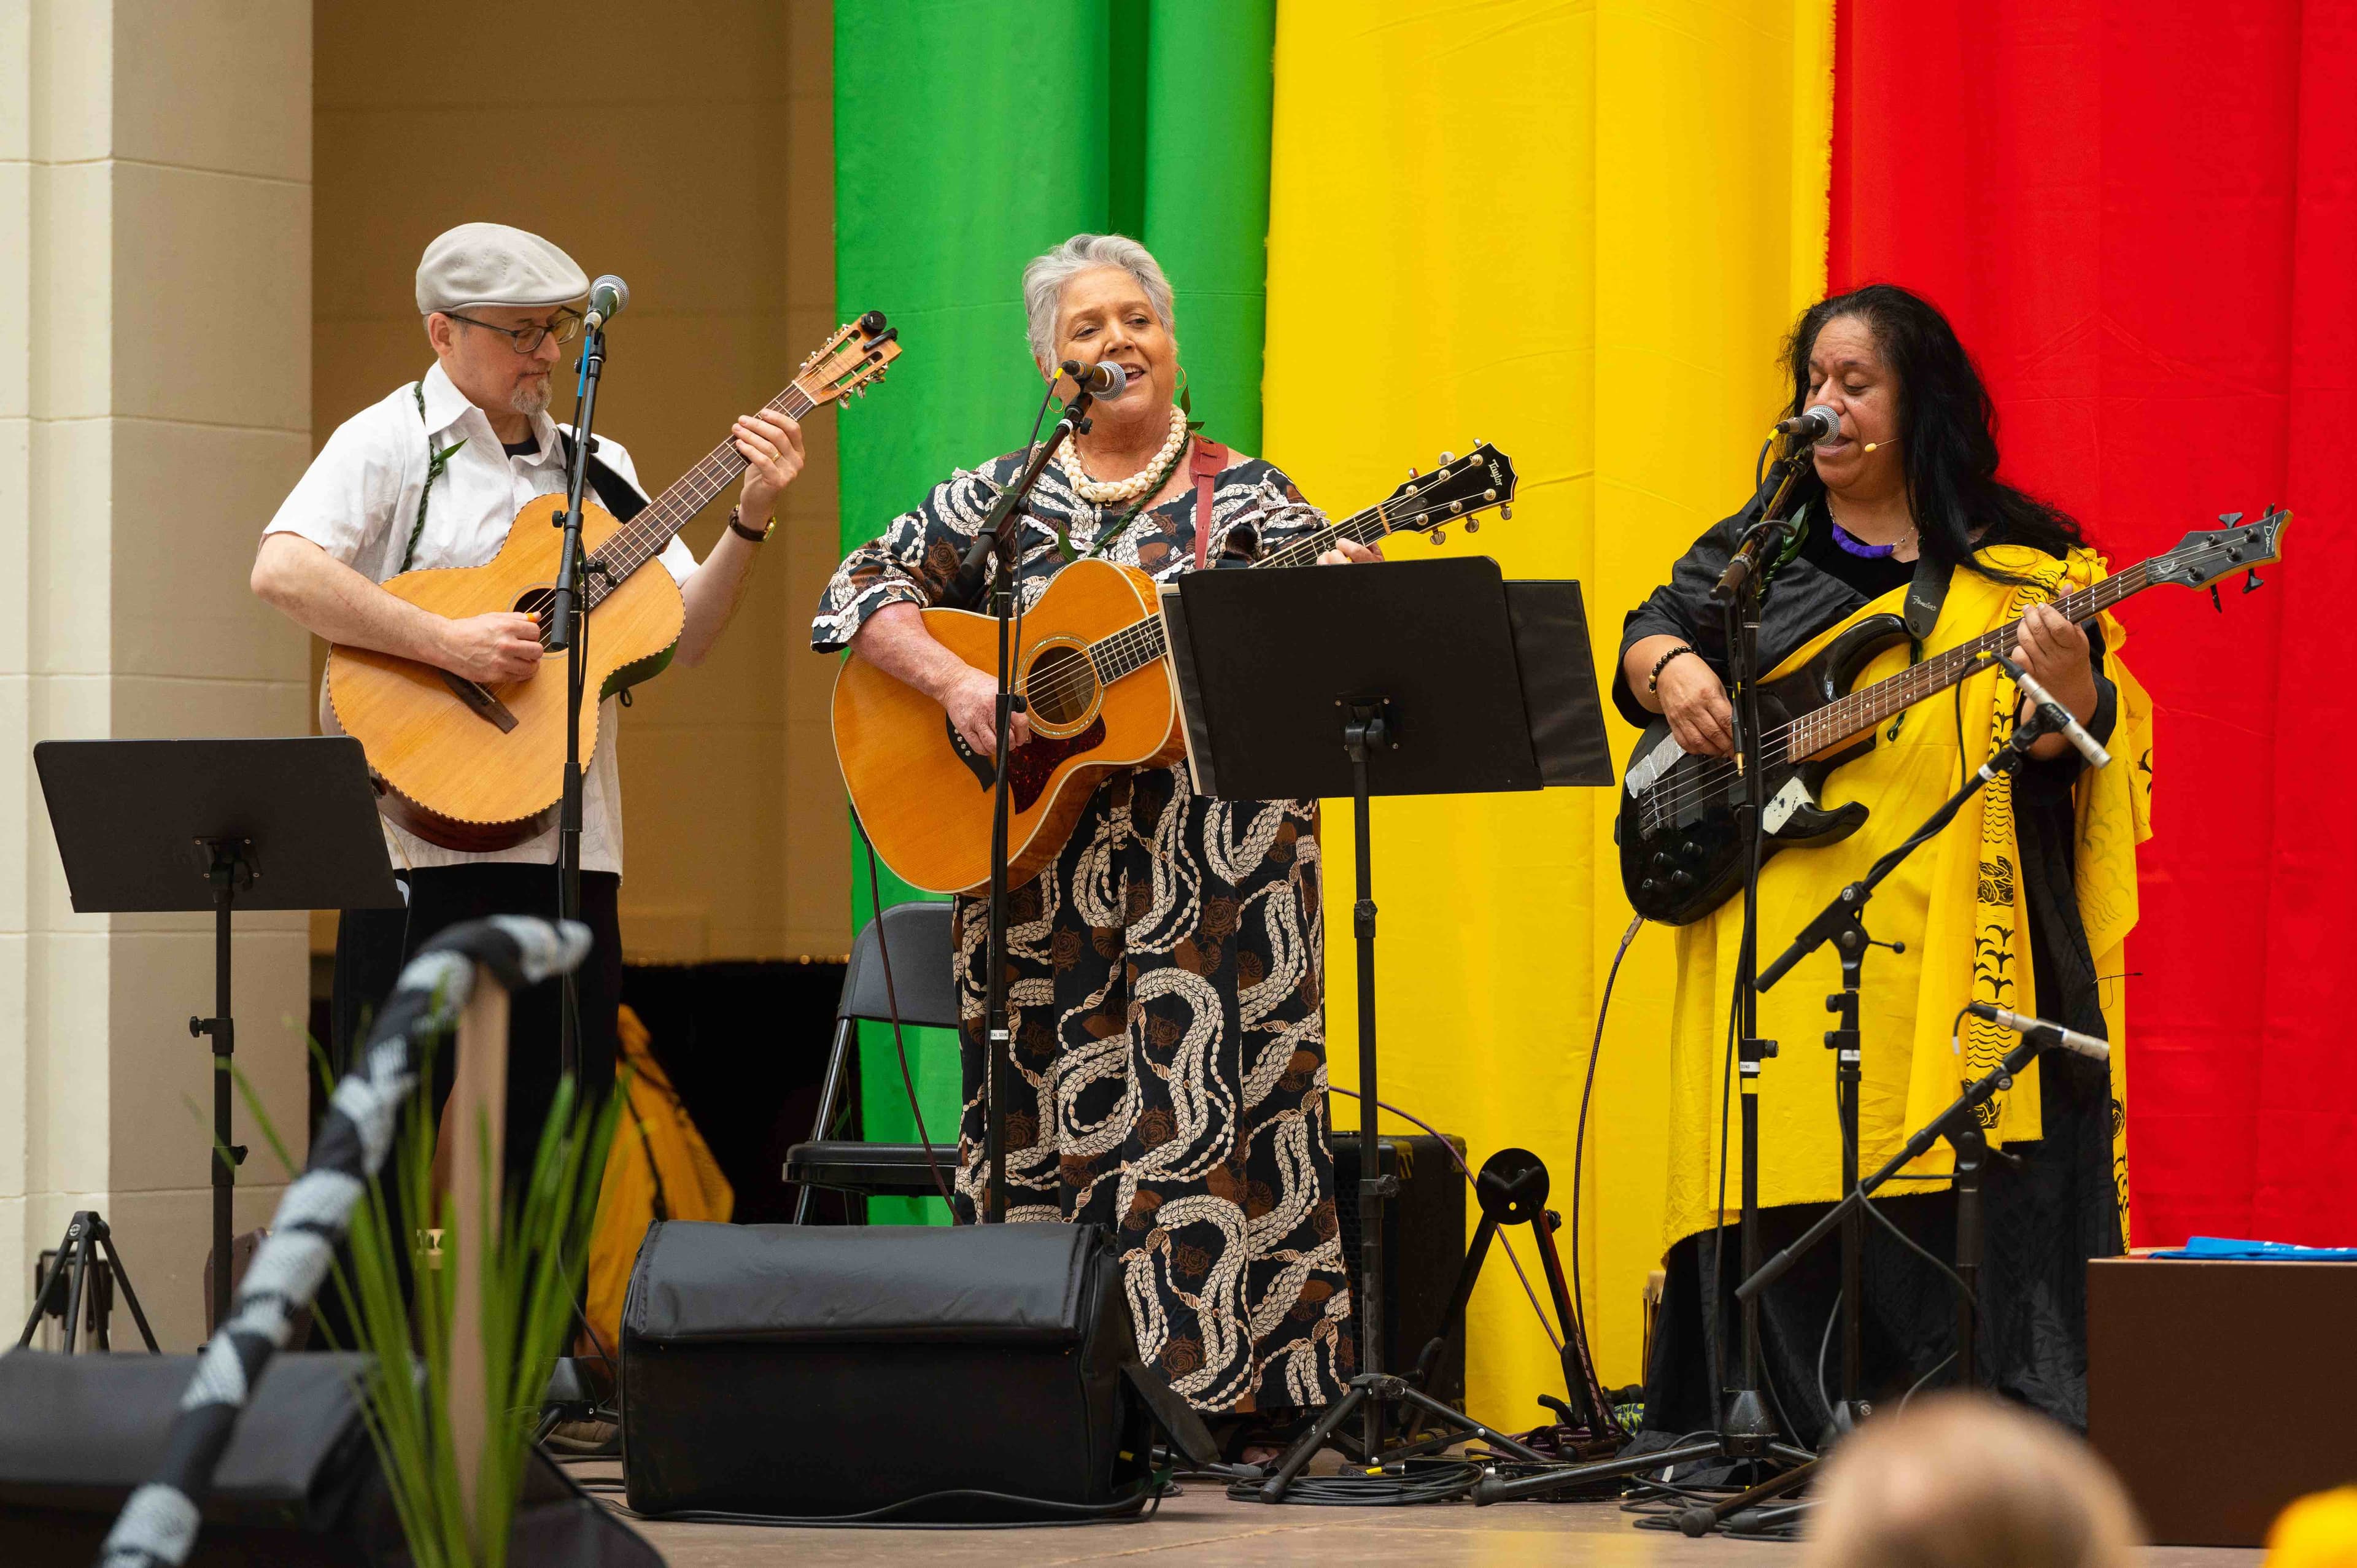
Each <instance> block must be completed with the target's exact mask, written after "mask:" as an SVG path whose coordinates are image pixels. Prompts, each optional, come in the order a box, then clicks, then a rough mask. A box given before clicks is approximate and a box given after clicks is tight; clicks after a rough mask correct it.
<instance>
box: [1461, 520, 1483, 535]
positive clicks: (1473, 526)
mask: <svg viewBox="0 0 2357 1568" xmlns="http://www.w3.org/2000/svg"><path fill="white" fill-rule="evenodd" d="M1465 532H1468V533H1479V532H1481V520H1480V518H1478V517H1469V518H1467V519H1466V520H1465Z"/></svg>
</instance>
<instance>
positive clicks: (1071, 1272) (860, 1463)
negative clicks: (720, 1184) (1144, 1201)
mask: <svg viewBox="0 0 2357 1568" xmlns="http://www.w3.org/2000/svg"><path fill="white" fill-rule="evenodd" d="M622 1393H623V1408H624V1421H623V1435H622V1477H623V1482H624V1485H625V1488H626V1491H627V1494H628V1497H629V1499H630V1507H631V1508H632V1509H636V1510H638V1511H639V1512H640V1513H642V1514H648V1515H653V1516H665V1515H669V1516H685V1517H691V1518H693V1517H700V1516H708V1515H712V1514H737V1515H762V1516H768V1517H771V1518H778V1517H784V1518H793V1519H802V1520H836V1521H849V1520H852V1519H853V1518H854V1517H855V1516H878V1517H887V1518H889V1519H891V1520H894V1521H896V1522H916V1521H920V1520H935V1521H943V1520H957V1521H963V1522H984V1521H990V1520H1014V1519H1025V1518H1043V1517H1045V1518H1065V1519H1072V1518H1083V1517H1087V1516H1089V1515H1091V1514H1100V1515H1103V1516H1107V1517H1114V1516H1117V1515H1119V1514H1121V1513H1124V1512H1127V1511H1132V1510H1134V1509H1136V1508H1137V1507H1140V1506H1142V1505H1143V1503H1144V1501H1145V1500H1146V1484H1147V1479H1148V1465H1149V1454H1150V1445H1151V1444H1152V1441H1153V1433H1152V1426H1151V1424H1150V1421H1153V1422H1159V1423H1161V1424H1163V1425H1164V1426H1166V1428H1168V1429H1171V1430H1174V1431H1176V1432H1178V1433H1179V1435H1180V1437H1181V1438H1182V1439H1183V1444H1182V1445H1183V1446H1185V1447H1186V1448H1188V1449H1189V1451H1190V1452H1193V1453H1195V1454H1196V1455H1198V1456H1199V1457H1209V1456H1210V1447H1211V1444H1210V1438H1209V1435H1208V1434H1206V1433H1204V1431H1203V1429H1202V1425H1201V1423H1200V1421H1197V1420H1196V1419H1195V1418H1194V1417H1193V1416H1192V1414H1191V1412H1188V1410H1187V1408H1186V1405H1185V1402H1183V1401H1182V1400H1179V1398H1178V1397H1177V1396H1176V1395H1174V1394H1173V1393H1172V1392H1171V1391H1170V1389H1169V1385H1168V1384H1167V1383H1164V1382H1163V1381H1162V1380H1161V1379H1160V1377H1159V1375H1158V1374H1157V1373H1155V1372H1152V1371H1149V1370H1147V1369H1145V1368H1143V1367H1141V1366H1139V1365H1138V1364H1137V1352H1136V1348H1135V1340H1134V1337H1133V1336H1132V1333H1131V1328H1130V1320H1129V1309H1128V1303H1127V1298H1126V1296H1125V1294H1124V1292H1123V1288H1122V1271H1121V1264H1120V1262H1119V1259H1118V1258H1117V1257H1116V1255H1115V1252H1114V1245H1113V1241H1112V1239H1111V1237H1110V1236H1108V1235H1107V1234H1106V1233H1105V1232H1104V1231H1103V1230H1099V1229H1097V1228H1094V1227H1090V1226H1071V1225H1053V1224H1039V1225H1032V1224H1009V1225H984V1226H957V1227H954V1228H949V1227H936V1226H917V1225H911V1226H875V1227H838V1226H805V1225H714V1224H705V1223H699V1222H694V1221H686V1220H674V1221H670V1222H667V1223H663V1224H658V1225H655V1226H653V1227H652V1228H651V1229H650V1230H648V1232H647V1237H646V1240H645V1241H644V1242H643V1243H642V1244H641V1245H640V1249H639V1259H638V1263H637V1266H636V1268H635V1269H634V1270H633V1271H632V1273H631V1276H630V1295H629V1298H628V1300H627V1302H626V1303H625V1305H624V1306H623V1309H622ZM1149 1412H1151V1414H1150V1415H1149Z"/></svg>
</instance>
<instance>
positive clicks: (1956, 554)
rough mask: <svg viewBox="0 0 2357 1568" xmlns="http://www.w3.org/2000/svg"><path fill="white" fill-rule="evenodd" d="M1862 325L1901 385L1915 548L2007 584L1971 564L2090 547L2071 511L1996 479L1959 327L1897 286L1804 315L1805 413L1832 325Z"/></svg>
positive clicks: (1798, 396)
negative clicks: (2005, 551)
mask: <svg viewBox="0 0 2357 1568" xmlns="http://www.w3.org/2000/svg"><path fill="white" fill-rule="evenodd" d="M1845 316H1853V317H1857V319H1858V320H1860V321H1862V322H1864V323H1865V324H1866V328H1867V331H1869V332H1871V333H1872V334H1873V335H1874V346H1875V348H1876V349H1878V351H1879V352H1880V353H1881V355H1882V362H1883V363H1884V364H1885V365H1887V366H1889V369H1890V372H1891V374H1892V375H1893V376H1894V377H1896V378H1897V380H1898V382H1899V466H1900V471H1901V472H1902V473H1903V474H1905V476H1906V478H1907V504H1908V506H1909V507H1910V509H1911V510H1913V512H1914V514H1915V528H1916V548H1917V549H1918V550H1920V551H1921V553H1924V554H1926V555H1929V556H1931V557H1932V559H1934V560H1937V561H1943V562H1946V563H1948V564H1951V565H1963V566H1969V567H1971V568H1972V569H1973V570H1974V571H1976V572H1979V573H1980V574H1981V575H1983V576H1986V577H1994V578H1996V579H1997V580H1998V581H2000V582H2016V581H2018V580H2019V579H2018V577H2017V576H2016V575H2014V574H2012V573H2007V572H1998V571H1992V570H1990V569H1989V568H1988V567H1986V566H1983V565H1981V564H1979V563H1978V562H1976V561H1975V560H1974V558H1973V552H1974V551H1975V549H1978V548H1982V547H1985V546H1987V545H1991V544H2026V545H2029V547H2031V548H2032V549H2035V550H2040V551H2043V552H2044V553H2047V554H2049V555H2054V556H2061V555H2063V554H2065V553H2068V552H2069V551H2070V550H2071V549H2072V547H2073V546H2075V545H2081V544H2083V543H2085V542H2086V541H2085V538H2084V536H2083V534H2082V533H2081V532H2080V531H2079V524H2078V522H2077V521H2076V520H2074V519H2073V518H2072V516H2071V515H2070V514H2069V513H2068V512H2065V511H2063V510H2061V509H2060V508H2057V507H2054V506H2050V505H2049V504H2048V503H2047V502H2045V501H2042V500H2040V499H2038V498H2037V497H2035V496H2032V495H2029V494H2026V493H2024V492H2023V491H2021V490H2018V489H2015V488H2014V487H2013V486H2011V485H2008V484H2007V483H2006V482H2005V481H2004V480H2002V479H2000V478H1997V477H1996V465H1997V453H1996V405H1995V404H1994V403H1991V402H1990V401H1989V394H1988V388H1987V387H1986V386H1985V385H1984V384H1982V381H1981V373H1980V371H1979V369H1978V368H1977V367H1975V365H1974V363H1973V358H1972V356H1971V355H1970V354H1967V353H1966V352H1964V345H1963V344H1962V343H1960V342H1958V341H1957V340H1956V331H1955V328H1953V327H1951V326H1949V325H1948V318H1947V317H1944V316H1943V315H1941V314H1940V312H1939V310H1938V308H1937V307H1936V306H1933V305H1932V302H1931V301H1929V300H1927V299H1925V298H1923V297H1922V296H1921V295H1915V294H1910V293H1909V292H1908V291H1907V290H1905V289H1903V288H1900V287H1899V286H1898V285H1896V284H1887V283H1873V284H1867V285H1866V286H1865V287H1863V288H1855V289H1852V290H1850V291H1849V292H1848V293H1847V294H1837V295H1834V296H1832V297H1831V298H1829V299H1824V300H1820V301H1818V302H1817V303H1816V304H1814V305H1813V306H1809V308H1808V309H1806V310H1804V311H1803V312H1802V313H1801V318H1800V320H1798V321H1796V322H1794V323H1793V324H1792V337H1790V338H1787V339H1785V343H1784V358H1785V360H1786V361H1787V363H1788V365H1789V366H1790V368H1791V371H1792V406H1791V407H1790V408H1788V409H1787V410H1786V411H1785V412H1786V413H1800V412H1801V411H1802V409H1803V407H1805V406H1806V405H1807V403H1808V397H1809V354H1810V351H1811V350H1812V349H1814V348H1815V347H1816V343H1817V334H1818V333H1819V332H1822V331H1823V330H1824V327H1825V324H1826V323H1827V322H1829V321H1834V320H1837V319H1839V318H1840V317H1845ZM1801 495H1802V499H1806V500H1817V499H1822V498H1823V496H1824V481H1823V480H1821V479H1819V478H1817V477H1816V474H1815V473H1814V471H1813V470H1812V471H1809V472H1806V473H1803V475H1802V476H1801Z"/></svg>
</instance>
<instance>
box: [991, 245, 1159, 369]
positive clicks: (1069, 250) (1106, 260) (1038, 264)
mask: <svg viewBox="0 0 2357 1568" xmlns="http://www.w3.org/2000/svg"><path fill="white" fill-rule="evenodd" d="M1097 267H1119V268H1120V269H1121V270H1122V271H1124V272H1125V273H1127V274H1129V275H1130V276H1132V277H1134V278H1135V279H1136V280H1137V286H1138V287H1140V288H1142V289H1144V290H1145V291H1146V303H1148V304H1149V305H1151V306H1154V314H1156V315H1157V316H1159V317H1162V329H1163V330H1164V331H1165V332H1168V333H1169V334H1170V336H1171V337H1173V338H1177V337H1178V336H1179V322H1178V319H1177V318H1176V317H1174V316H1173V315H1172V314H1171V308H1170V280H1169V279H1168V278H1167V277H1164V276H1163V275H1162V263H1159V262H1157V261H1156V260H1155V259H1154V252H1151V251H1148V250H1147V249H1146V247H1145V246H1143V245H1141V244H1139V243H1138V242H1136V241H1135V240H1133V239H1131V238H1130V237H1129V236H1128V235H1126V234H1075V235H1073V236H1072V237H1071V239H1069V240H1067V241H1065V242H1063V243H1062V244H1060V245H1058V246H1057V247H1056V248H1055V249H1053V250H1051V251H1049V252H1047V253H1046V254H1045V255H1040V256H1034V257H1033V258H1032V259H1031V264H1030V265H1029V266H1027V267H1025V268H1024V269H1023V316H1024V322H1025V327H1026V329H1027V330H1028V332H1029V334H1030V337H1031V358H1032V360H1034V361H1035V362H1037V363H1039V364H1041V365H1046V364H1049V363H1052V362H1053V360H1054V359H1055V349H1056V312H1057V309H1058V307H1059V306H1060V305H1061V304H1062V302H1063V298H1064V285H1066V284H1068V283H1070V282H1071V281H1072V279H1074V278H1075V277H1078V276H1079V275H1080V274H1082V273H1085V272H1089V271H1092V269H1094V268H1097Z"/></svg>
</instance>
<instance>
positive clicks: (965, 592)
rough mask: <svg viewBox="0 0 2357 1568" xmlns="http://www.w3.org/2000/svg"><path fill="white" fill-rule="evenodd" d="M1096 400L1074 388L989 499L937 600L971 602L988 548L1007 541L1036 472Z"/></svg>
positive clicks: (1081, 426)
mask: <svg viewBox="0 0 2357 1568" xmlns="http://www.w3.org/2000/svg"><path fill="white" fill-rule="evenodd" d="M1095 401H1096V400H1095V399H1094V398H1092V397H1091V396H1090V395H1089V394H1088V393H1087V392H1076V393H1074V394H1073V397H1072V401H1071V403H1066V404H1065V405H1064V413H1063V416H1062V417H1061V418H1060V419H1058V420H1057V421H1056V424H1055V427H1054V428H1053V429H1051V430H1049V432H1048V439H1047V440H1046V441H1044V442H1042V443H1040V445H1039V450H1038V451H1037V452H1034V453H1033V454H1032V455H1031V460H1030V461H1029V462H1028V463H1027V464H1025V465H1024V467H1023V472H1022V473H1020V474H1019V475H1017V477H1016V479H1015V482H1014V483H1013V484H1011V485H1009V486H1007V487H1006V489H1003V490H1001V491H999V492H998V499H996V500H994V501H992V502H991V503H990V511H989V513H988V514H987V515H986V516H985V517H984V518H983V520H982V526H981V527H980V528H978V529H976V530H975V531H974V542H973V543H971V544H969V545H967V546H966V548H965V558H964V559H963V560H962V561H960V562H959V563H958V569H957V575H956V576H955V577H952V579H950V585H949V586H948V587H947V588H946V589H944V590H943V591H942V596H941V598H940V600H939V601H938V602H939V603H941V604H944V605H950V606H964V605H970V604H972V603H973V602H974V595H975V594H976V593H978V592H979V591H980V590H981V588H982V575H983V573H984V572H985V571H987V570H988V569H989V566H990V556H991V552H993V551H994V550H996V549H997V548H998V547H999V546H1000V545H1001V544H1002V543H1004V542H1006V540H1007V538H1008V537H1009V534H1010V531H1011V530H1012V528H1013V527H1014V519H1015V511H1016V509H1017V507H1018V506H1020V505H1021V504H1022V501H1023V499H1024V498H1025V497H1027V496H1028V495H1029V494H1030V493H1031V488H1032V487H1033V486H1034V485H1037V484H1038V483H1039V476H1040V475H1041V474H1042V473H1045V472H1046V471H1047V467H1048V464H1049V461H1050V460H1051V459H1052V458H1053V457H1054V456H1056V450H1057V448H1058V447H1060V446H1063V444H1064V443H1065V442H1067V441H1069V440H1071V438H1072V436H1073V435H1077V434H1078V433H1079V432H1081V431H1083V430H1086V429H1087V428H1088V425H1089V417H1088V414H1089V405H1090V404H1091V403H1093V402H1095Z"/></svg>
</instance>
